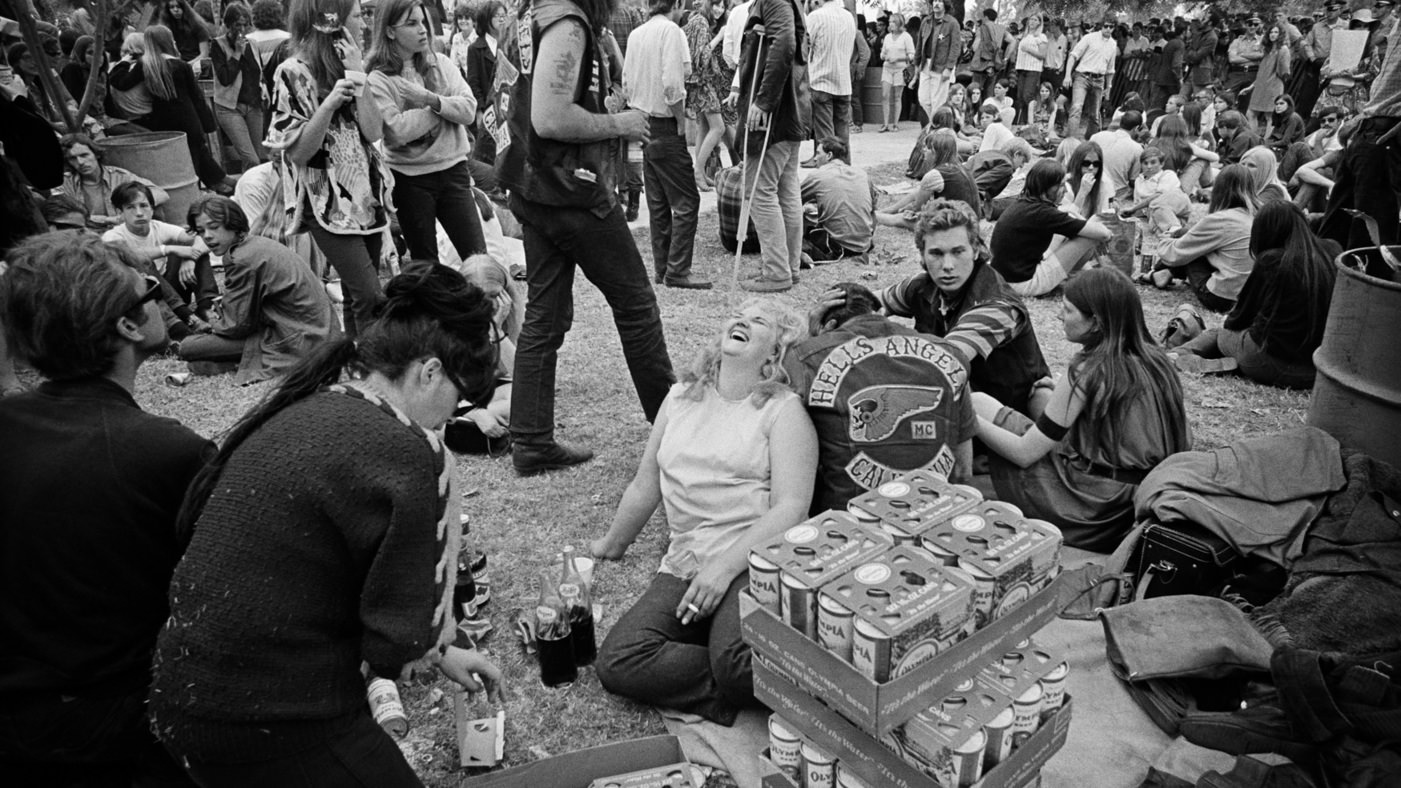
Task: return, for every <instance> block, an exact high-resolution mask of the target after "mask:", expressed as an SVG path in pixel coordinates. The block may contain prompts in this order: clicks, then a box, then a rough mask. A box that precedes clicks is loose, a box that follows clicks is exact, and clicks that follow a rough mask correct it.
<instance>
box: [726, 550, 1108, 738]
mask: <svg viewBox="0 0 1401 788" xmlns="http://www.w3.org/2000/svg"><path fill="white" fill-rule="evenodd" d="M1075 580H1076V578H1075V573H1063V574H1062V575H1061V576H1060V577H1058V578H1056V579H1055V580H1054V581H1052V582H1051V584H1050V585H1049V586H1047V587H1046V588H1045V589H1044V590H1042V591H1040V592H1038V593H1036V594H1035V595H1033V596H1032V598H1031V599H1029V600H1027V602H1026V604H1024V605H1022V606H1021V607H1019V608H1017V609H1016V610H1013V611H1011V612H1010V613H1008V614H1007V615H1006V616H1003V617H1002V618H999V619H997V620H995V621H993V622H991V623H990V624H988V625H987V626H986V627H983V628H982V629H980V630H978V631H976V632H974V633H973V634H972V635H970V636H969V637H968V638H966V639H964V640H962V641H960V642H958V643H955V644H954V645H953V646H951V647H950V648H949V649H948V650H947V651H942V652H940V653H939V654H938V655H937V656H936V657H935V658H934V659H932V660H930V661H928V662H925V663H923V664H921V665H919V666H917V667H915V668H914V669H913V670H911V671H910V672H908V673H906V674H904V675H902V676H898V677H896V678H893V679H891V680H890V681H889V682H886V683H884V684H881V683H877V682H875V681H872V680H871V679H869V678H867V677H866V676H864V675H862V674H861V673H860V672H859V671H858V670H857V669H856V668H855V667H853V666H852V665H851V664H849V663H848V662H846V661H845V660H843V659H842V658H841V657H838V656H837V655H835V654H833V653H832V652H830V651H827V650H826V649H824V648H822V647H821V646H820V645H818V644H817V643H814V642H813V641H811V640H809V639H808V638H807V637H806V636H805V635H803V633H801V632H798V631H796V630H794V629H793V628H792V627H790V626H788V625H787V624H785V623H784V622H783V620H782V619H780V618H779V617H778V616H777V615H775V614H774V613H772V612H770V611H769V610H768V609H766V608H764V607H762V606H758V605H755V606H753V607H752V608H751V609H750V612H749V613H748V615H745V616H743V618H742V619H741V621H740V624H741V626H742V628H743V633H744V640H745V642H746V643H748V644H749V646H750V647H751V648H752V649H753V650H754V653H755V654H756V655H759V656H761V657H763V658H764V659H765V660H767V661H768V662H769V663H770V664H772V665H773V666H774V667H775V668H777V669H778V670H779V671H781V672H782V673H783V674H784V675H785V676H787V677H790V680H791V681H795V682H797V685H798V687H800V688H801V689H800V690H799V691H800V692H802V693H804V694H811V695H813V696H816V697H820V698H822V700H823V702H824V703H825V704H826V705H828V706H830V707H831V708H833V709H835V710H836V711H837V712H839V713H840V714H841V715H842V716H843V717H845V718H846V719H848V720H851V721H852V722H853V723H855V724H856V725H858V726H860V727H861V729H862V730H864V731H867V732H868V734H869V735H884V734H885V733H888V732H889V731H890V730H892V729H894V728H896V727H898V726H900V725H903V724H904V723H905V722H907V721H909V720H910V719H911V718H912V717H914V716H915V715H916V714H918V713H920V712H921V711H924V710H925V709H927V708H928V707H929V703H930V698H942V697H944V696H945V695H946V694H947V693H948V692H951V691H952V690H953V689H954V688H955V687H957V686H958V684H959V683H960V682H961V681H963V679H965V678H967V677H968V676H969V675H973V674H975V673H976V672H977V671H979V670H981V668H982V667H983V666H985V665H987V664H988V663H990V662H991V661H992V660H993V659H994V658H996V657H998V656H1000V655H1001V654H1002V653H1003V652H1005V651H1006V650H1007V649H1008V648H1009V647H1013V646H1015V645H1016V644H1018V643H1020V642H1021V641H1023V640H1025V639H1027V638H1028V637H1030V636H1031V635H1032V634H1033V633H1035V632H1036V631H1037V630H1039V629H1041V628H1042V627H1043V626H1045V625H1046V624H1048V623H1050V621H1051V620H1052V619H1054V618H1055V616H1056V614H1057V613H1059V612H1060V611H1061V610H1063V609H1065V606H1066V605H1067V604H1069V603H1070V601H1071V600H1072V599H1073V598H1074V597H1075V596H1076V595H1077V594H1078V593H1079V591H1080V588H1079V587H1078V586H1077V584H1076V582H1075ZM774 710H775V711H778V709H776V708H775V709H774Z"/></svg>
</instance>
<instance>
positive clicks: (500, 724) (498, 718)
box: [452, 690, 506, 767]
mask: <svg viewBox="0 0 1401 788" xmlns="http://www.w3.org/2000/svg"><path fill="white" fill-rule="evenodd" d="M452 707H453V716H454V717H455V718H456V722H457V753H458V759H459V761H460V762H461V763H462V765H463V766H466V767H491V766H495V765H496V764H498V763H500V762H501V757H502V755H503V754H504V753H505V750H506V710H505V709H497V710H496V712H495V713H494V714H492V715H491V716H489V717H481V718H479V719H474V720H471V719H468V718H467V717H468V714H469V712H468V709H467V693H466V692H464V691H462V690H458V691H457V693H456V694H455V695H454V696H453V701H452Z"/></svg>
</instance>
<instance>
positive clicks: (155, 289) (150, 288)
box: [125, 274, 161, 312]
mask: <svg viewBox="0 0 1401 788" xmlns="http://www.w3.org/2000/svg"><path fill="white" fill-rule="evenodd" d="M141 281H143V282H145V283H146V292H144V293H142V294H141V297H140V298H138V299H136V303H134V304H132V305H131V306H130V307H128V308H127V309H126V310H125V311H126V312H131V311H133V310H136V309H139V308H141V307H143V306H145V305H146V304H149V303H150V302H152V301H155V300H156V299H158V298H160V297H161V280H160V279H159V278H157V277H154V276H151V275H150V274H142V275H141Z"/></svg>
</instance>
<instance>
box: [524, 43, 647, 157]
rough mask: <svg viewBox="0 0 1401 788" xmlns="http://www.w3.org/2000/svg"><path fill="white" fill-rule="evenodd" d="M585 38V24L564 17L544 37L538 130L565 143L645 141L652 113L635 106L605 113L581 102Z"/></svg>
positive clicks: (533, 114)
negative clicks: (589, 109) (581, 73)
mask: <svg viewBox="0 0 1401 788" xmlns="http://www.w3.org/2000/svg"><path fill="white" fill-rule="evenodd" d="M584 43H585V32H584V26H583V25H582V24H581V23H580V22H579V21H578V20H576V19H563V20H560V21H559V22H557V23H555V24H554V25H551V26H550V27H549V28H548V29H546V30H545V32H544V34H543V35H542V36H541V37H540V51H539V53H538V54H537V56H536V59H535V81H534V82H533V83H532V85H531V93H530V123H531V125H532V126H534V127H535V133H536V134H539V135H540V136H542V137H545V138H547V139H552V140H560V141H562V142H593V141H595V140H606V139H613V138H614V137H626V138H627V139H629V140H641V141H645V140H646V139H647V116H646V115H644V114H643V113H641V112H637V111H634V110H629V111H627V112H620V113H617V114H615V115H600V114H596V113H593V112H589V111H588V110H586V109H584V108H583V107H581V106H579V105H578V104H576V103H575V99H577V98H578V91H579V69H580V68H581V67H582V66H581V63H582V60H583V57H584Z"/></svg>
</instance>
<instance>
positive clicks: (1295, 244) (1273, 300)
mask: <svg viewBox="0 0 1401 788" xmlns="http://www.w3.org/2000/svg"><path fill="white" fill-rule="evenodd" d="M1341 253H1342V248H1341V247H1339V246H1338V245H1337V244H1336V243H1334V242H1333V241H1327V240H1323V239H1321V238H1319V237H1318V236H1317V235H1314V233H1313V231H1311V230H1310V229H1309V222H1308V219H1307V217H1305V216H1304V213H1303V211H1301V210H1299V208H1298V207H1297V206H1295V205H1293V204H1292V203H1287V202H1274V203H1270V204H1269V205H1266V206H1265V207H1263V208H1261V209H1260V213H1259V214H1258V215H1257V216H1256V217H1255V224H1254V225H1253V226H1252V227H1251V229H1250V254H1251V256H1252V257H1254V258H1255V266H1254V267H1253V268H1251V270H1250V276H1248V277H1247V278H1246V280H1245V284H1244V285H1243V286H1242V287H1241V291H1240V297H1239V298H1237V299H1236V305H1235V307H1234V308H1233V309H1232V310H1231V313H1230V314H1229V315H1227V316H1226V322H1225V324H1224V325H1223V326H1222V327H1221V328H1219V329H1217V328H1211V329H1207V330H1206V331H1204V332H1202V334H1200V335H1199V336H1197V337H1196V338H1195V339H1192V340H1190V341H1189V342H1187V343H1186V344H1185V345H1182V347H1181V348H1180V350H1181V351H1182V352H1181V353H1180V354H1179V355H1178V357H1177V366H1178V368H1179V369H1184V370H1188V371H1193V372H1207V371H1213V372H1214V371H1227V370H1229V369H1233V368H1234V369H1238V370H1239V371H1240V374H1242V375H1244V376H1246V377H1247V378H1250V379H1251V380H1254V381H1256V382H1258V383H1264V384H1266V385H1269V386H1279V387H1280V388H1291V389H1308V388H1312V387H1313V378H1314V366H1313V352H1314V351H1315V350H1317V349H1318V346H1319V345H1320V344H1322V343H1323V329H1324V327H1325V326H1326V325H1327V323H1328V306H1329V304H1330V303H1331V301H1332V299H1333V282H1334V280H1335V278H1336V276H1337V274H1336V271H1335V269H1334V267H1333V260H1334V259H1335V258H1336V257H1337V256H1338V255H1339V254H1341Z"/></svg>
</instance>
